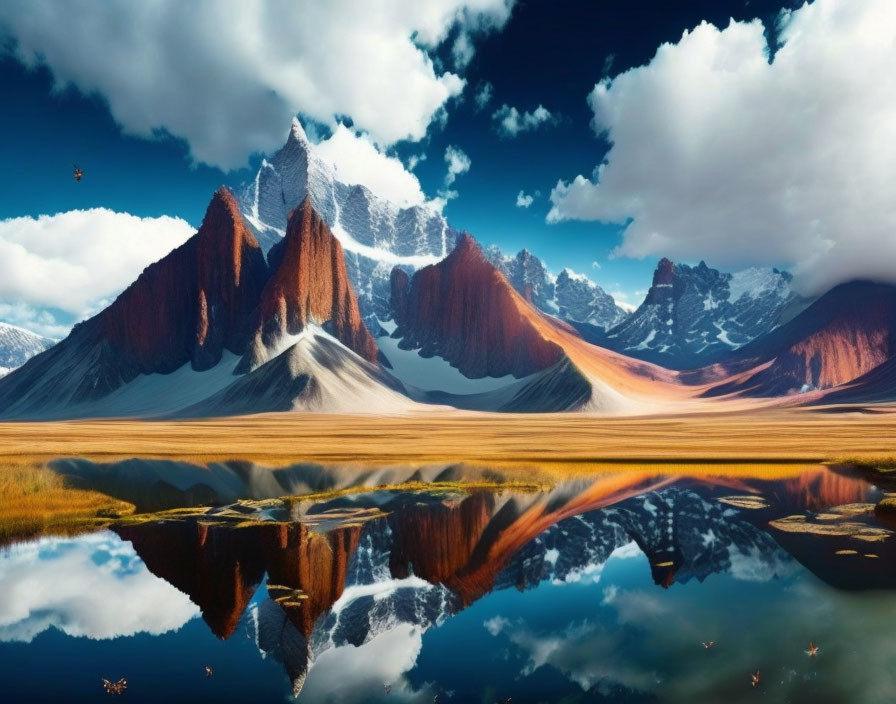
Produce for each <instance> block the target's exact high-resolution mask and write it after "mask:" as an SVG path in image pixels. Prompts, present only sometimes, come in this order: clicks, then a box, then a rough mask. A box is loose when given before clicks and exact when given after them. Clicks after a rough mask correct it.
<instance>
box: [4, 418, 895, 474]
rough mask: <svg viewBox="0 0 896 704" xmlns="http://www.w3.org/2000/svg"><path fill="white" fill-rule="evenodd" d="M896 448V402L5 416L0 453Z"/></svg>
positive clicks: (780, 457) (278, 458) (482, 456)
mask: <svg viewBox="0 0 896 704" xmlns="http://www.w3.org/2000/svg"><path fill="white" fill-rule="evenodd" d="M894 455H896V409H881V410H880V412H875V413H858V412H854V413H831V412H821V411H814V410H806V409H797V408H791V409H769V410H754V411H752V412H750V413H749V414H737V413H729V414H722V413H716V414H710V413H703V414H699V415H697V414H695V415H688V416H668V417H662V416H658V417H646V418H645V417H638V418H625V417H597V416H587V415H575V414H569V415H563V414H550V415H497V414H472V413H468V414H462V413H444V414H443V413H425V414H419V415H403V416H395V417H389V416H386V417H383V416H367V415H342V416H332V415H318V414H287V413H282V414H272V415H263V416H248V417H237V418H219V419H210V420H189V421H185V420H181V421H137V420H86V421H70V422H52V423H0V461H3V460H6V461H16V462H20V461H23V460H28V461H37V462H41V461H45V460H49V459H52V458H56V457H75V456H77V457H86V458H90V459H94V460H111V459H122V458H127V457H156V458H179V459H191V460H196V461H211V460H225V459H247V460H254V461H257V462H259V463H262V464H270V465H278V464H286V463H290V462H296V461H318V462H322V463H351V464H363V465H387V464H396V463H410V464H424V463H434V462H439V463H443V462H471V463H479V464H489V463H494V464H497V465H502V466H511V465H520V464H526V465H532V464H537V465H546V464H554V463H576V464H598V465H603V464H614V463H624V464H638V463H657V462H669V463H696V464H704V463H725V462H731V463H740V464H749V463H751V462H760V463H761V462H789V463H794V462H796V463H818V462H825V461H833V460H836V459H838V458H842V457H850V458H877V457H886V456H894Z"/></svg>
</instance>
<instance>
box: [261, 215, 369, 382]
mask: <svg viewBox="0 0 896 704" xmlns="http://www.w3.org/2000/svg"><path fill="white" fill-rule="evenodd" d="M269 262H270V264H271V268H272V274H271V277H270V278H269V280H268V282H267V285H266V286H265V287H264V290H263V291H262V292H261V297H260V301H259V303H258V307H257V308H256V312H255V315H254V320H255V323H254V334H253V338H252V341H251V343H250V350H249V354H248V355H247V359H246V366H247V368H248V369H254V368H255V367H257V366H259V365H260V364H263V363H264V362H265V361H267V359H268V358H269V357H270V356H271V355H272V353H276V352H277V351H278V349H277V348H278V346H282V344H283V343H284V341H285V340H288V339H289V337H290V336H295V335H298V334H299V333H300V332H302V330H304V329H305V327H306V326H307V325H308V324H309V323H316V324H318V325H322V326H324V327H325V328H326V329H328V331H329V332H331V334H332V335H333V336H334V337H335V338H336V339H338V340H339V341H340V342H342V343H343V344H344V345H345V346H346V347H348V348H349V349H351V350H354V351H355V352H357V353H358V354H359V355H360V356H361V357H363V358H364V359H366V360H368V361H370V362H375V361H376V354H377V351H376V343H375V342H374V341H373V338H372V337H371V335H370V333H369V332H368V330H367V328H366V327H365V326H364V324H363V322H362V321H361V314H360V312H359V309H358V301H357V298H356V297H355V292H354V291H353V290H352V287H351V285H350V284H349V282H348V275H347V273H346V269H345V260H344V259H343V254H342V246H341V245H340V244H339V241H338V240H337V239H336V238H335V237H334V236H333V234H332V233H331V232H330V229H329V228H328V227H327V225H326V223H325V222H324V221H323V220H322V219H321V218H320V216H319V215H318V214H317V213H316V212H315V210H314V208H313V207H312V205H311V199H310V197H306V198H305V199H304V200H303V201H302V203H301V204H300V205H299V207H298V208H296V210H294V211H293V212H292V213H291V214H290V216H289V224H288V226H287V230H286V236H285V237H284V238H283V239H282V240H280V241H279V242H278V243H277V244H275V245H274V247H273V249H271V252H270V255H269Z"/></svg>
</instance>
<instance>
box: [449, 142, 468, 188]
mask: <svg viewBox="0 0 896 704" xmlns="http://www.w3.org/2000/svg"><path fill="white" fill-rule="evenodd" d="M445 163H446V164H448V173H446V174H445V185H446V186H450V185H451V184H452V183H454V181H455V179H456V178H457V177H458V176H460V175H461V174H465V173H467V171H469V170H470V166H471V165H472V163H473V162H471V161H470V157H468V156H467V155H466V153H465V152H464V151H463V150H462V149H460V148H459V147H454V146H451V145H448V148H447V149H445Z"/></svg>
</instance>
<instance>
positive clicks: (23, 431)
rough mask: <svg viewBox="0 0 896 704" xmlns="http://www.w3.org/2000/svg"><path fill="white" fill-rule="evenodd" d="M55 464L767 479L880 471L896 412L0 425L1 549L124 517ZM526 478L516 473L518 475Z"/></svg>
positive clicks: (894, 443) (893, 450)
mask: <svg viewBox="0 0 896 704" xmlns="http://www.w3.org/2000/svg"><path fill="white" fill-rule="evenodd" d="M57 457H85V458H89V459H92V460H96V461H108V460H116V459H124V458H129V457H146V458H170V459H182V460H190V461H195V462H209V461H216V460H236V459H245V460H252V461H255V462H258V463H259V464H263V465H269V466H277V465H284V464H289V463H292V462H297V461H316V462H321V463H334V464H351V465H363V466H376V465H394V464H412V465H423V464H429V463H440V464H441V463H451V462H466V463H470V464H478V465H488V466H492V467H496V468H503V469H505V470H509V473H508V479H509V480H512V479H513V478H514V475H513V470H514V468H519V474H518V475H517V477H516V478H517V480H518V481H520V482H526V481H531V480H533V478H534V477H533V474H532V470H533V469H534V468H537V473H538V475H539V478H542V477H544V476H547V477H553V478H559V477H562V476H570V475H578V476H581V475H586V474H589V473H598V472H600V473H605V472H609V471H630V470H632V469H635V468H637V469H638V471H641V472H643V471H653V472H665V473H669V472H673V473H678V474H705V473H712V474H729V475H734V474H736V475H741V476H743V475H753V476H769V477H770V476H777V475H780V474H782V473H784V474H787V473H789V472H793V471H794V470H795V467H798V466H801V465H808V464H819V463H824V462H837V461H844V460H846V459H847V458H848V460H849V461H850V462H859V463H863V464H867V465H868V466H872V467H874V466H882V465H887V464H892V462H893V459H892V458H894V457H896V409H891V408H878V409H875V411H874V412H860V411H858V410H856V411H844V410H843V409H836V411H834V410H831V409H828V410H806V409H796V408H790V409H781V408H778V409H767V410H761V409H754V410H752V411H751V412H750V413H702V414H694V415H686V416H666V417H663V416H657V417H647V418H645V417H638V418H620V417H612V418H610V417H598V416H587V415H561V414H552V415H495V414H462V413H426V414H420V415H403V416H395V417H388V416H387V417H383V416H366V415H351V416H348V415H343V416H331V415H317V414H274V415H264V416H251V417H239V418H217V419H208V420H190V421H138V420H85V421H69V422H50V423H0V543H2V542H6V541H7V540H9V539H12V538H16V537H27V536H29V535H34V534H38V533H44V532H71V531H75V530H80V529H85V528H90V527H92V526H94V525H97V524H101V523H102V522H103V518H104V517H107V516H110V515H120V514H123V513H127V512H128V511H130V510H133V507H131V506H130V505H129V504H125V503H123V502H120V501H116V500H114V499H111V498H109V497H107V496H104V495H102V494H98V493H96V492H92V491H83V490H80V489H77V488H75V487H71V486H65V485H64V483H63V480H62V479H61V478H60V477H59V476H57V475H55V474H54V473H53V472H51V471H50V470H48V469H46V468H45V467H44V464H45V462H47V461H48V460H51V459H54V458H57ZM524 468H525V469H524Z"/></svg>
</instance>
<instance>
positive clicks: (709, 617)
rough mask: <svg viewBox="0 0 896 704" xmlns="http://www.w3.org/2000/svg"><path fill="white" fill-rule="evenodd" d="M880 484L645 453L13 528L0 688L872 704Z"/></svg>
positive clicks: (882, 556)
mask: <svg viewBox="0 0 896 704" xmlns="http://www.w3.org/2000/svg"><path fill="white" fill-rule="evenodd" d="M81 469H83V467H82V468H81ZM81 469H79V470H78V471H81ZM156 469H158V468H156ZM141 471H145V467H144V469H143V470H141ZM166 471H167V470H166ZM309 471H310V470H309ZM314 471H315V472H317V473H318V474H316V475H314V476H317V477H318V480H319V481H318V483H320V481H323V480H321V479H320V477H322V476H324V477H326V476H329V475H327V474H326V472H323V470H321V469H320V468H318V469H316V470H314ZM321 472H323V474H321ZM249 474H251V472H250V473H249ZM311 474H314V472H311ZM311 474H309V475H308V476H311ZM290 476H293V475H290ZM404 478H405V479H407V478H408V477H406V476H405V477H404ZM107 479H108V477H107ZM381 479H382V481H381V482H380V483H384V484H385V483H388V482H389V481H390V480H391V479H394V476H392V475H383V476H382V477H381ZM110 481H112V480H110ZM113 483H114V482H113ZM150 483H151V484H152V485H154V486H155V485H157V484H158V477H157V476H156V475H155V474H154V475H153V478H152V481H151V482H150ZM323 485H326V486H329V487H330V488H333V487H335V486H337V485H338V482H335V481H332V477H331V478H330V480H327V481H323ZM182 490H183V491H187V489H186V488H182ZM884 490H885V489H882V488H878V487H875V486H872V485H870V484H869V483H868V482H866V481H865V480H863V479H861V478H860V477H858V476H854V475H850V474H848V473H845V472H835V471H832V470H829V469H826V468H823V467H810V468H805V469H799V470H798V469H791V470H787V471H781V470H779V469H775V468H768V467H757V468H755V471H752V472H749V471H747V472H744V471H740V472H738V473H736V474H734V475H731V474H730V473H729V474H728V475H727V476H724V475H723V474H722V473H720V474H718V475H714V474H712V473H711V472H710V473H706V472H704V473H702V474H700V475H699V476H687V475H682V474H678V473H676V474H671V473H664V471H663V470H662V469H661V468H660V469H658V468H648V469H645V470H644V471H626V472H613V473H607V474H602V475H598V476H594V477H591V478H588V479H576V480H571V481H568V482H565V483H562V484H560V485H558V486H556V487H555V488H553V489H550V490H546V491H532V490H525V491H524V490H519V489H514V490H498V491H485V490H479V491H471V492H460V491H457V490H456V489H455V490H445V491H438V492H428V493H420V492H418V493H410V492H397V491H389V490H380V491H369V490H364V491H361V492H360V493H352V494H347V495H341V496H330V497H329V498H323V499H320V500H317V501H301V502H287V503H284V502H281V501H276V500H266V501H264V500H262V501H254V502H243V503H240V504H237V505H235V506H227V507H219V508H212V509H197V510H183V511H181V512H180V513H179V514H176V515H168V516H167V517H166V518H165V519H164V520H152V521H148V522H130V523H129V524H122V525H118V526H115V527H114V528H113V529H112V530H107V531H102V532H99V533H93V534H89V535H83V536H80V537H74V538H49V537H48V538H42V539H39V540H36V541H33V542H29V543H20V544H15V545H12V546H7V547H5V548H2V549H0V674H2V675H3V679H2V684H0V697H2V700H3V701H8V702H30V701H65V702H73V701H75V702H80V701H106V700H108V698H109V696H110V695H108V694H106V693H105V691H104V690H103V686H102V678H106V679H109V680H110V681H113V682H114V681H117V680H118V679H119V678H122V677H123V678H126V679H127V688H126V690H125V691H124V692H123V693H122V694H121V699H122V700H123V701H124V700H127V701H141V702H170V701H184V702H187V701H189V702H196V701H218V702H224V701H254V702H283V701H290V700H293V697H294V696H297V697H298V701H299V702H302V703H305V702H308V703H314V702H339V703H349V702H435V701H438V702H485V703H487V704H490V703H492V702H506V701H511V700H512V702H514V704H517V703H520V702H568V703H572V702H710V703H712V702H726V703H729V702H730V703H734V702H748V701H749V702H753V701H758V700H760V699H761V701H763V702H793V703H801V702H806V703H809V702H813V703H818V702H844V703H846V702H848V703H850V704H853V703H864V702H869V703H870V702H881V703H892V702H894V701H896V668H894V667H893V662H894V656H896V638H894V634H896V592H894V591H893V589H894V587H896V562H894V558H896V548H894V545H896V542H894V539H893V537H892V535H891V532H890V530H891V526H890V525H888V524H887V523H886V521H885V520H883V519H880V518H879V517H877V516H876V514H875V513H874V504H875V503H876V502H877V501H878V500H879V499H880V498H881V497H882V496H883V493H884ZM189 491H190V492H192V493H191V494H190V496H192V497H193V499H195V498H196V497H195V494H196V491H195V487H193V488H191V489H190V490H189ZM165 492H167V493H166V496H167V497H168V499H169V500H170V499H171V498H172V494H171V489H170V487H167V488H166V489H165ZM150 493H151V492H150ZM200 493H203V492H200ZM205 493H207V492H205ZM148 495H149V494H147V495H146V496H148ZM187 503H189V502H187ZM709 641H714V645H713V646H712V647H710V648H705V647H704V645H703V644H704V643H705V642H706V643H708V642H709ZM810 641H811V642H813V643H815V644H816V645H817V646H818V653H817V655H816V656H815V657H810V656H809V655H808V654H807V652H806V651H807V650H808V649H809V643H810ZM206 666H208V667H210V668H211V671H212V672H211V676H207V674H206V671H205V668H206ZM757 671H758V672H759V682H758V684H757V685H756V686H755V687H754V686H751V673H756V672H757ZM113 698H114V696H113Z"/></svg>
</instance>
